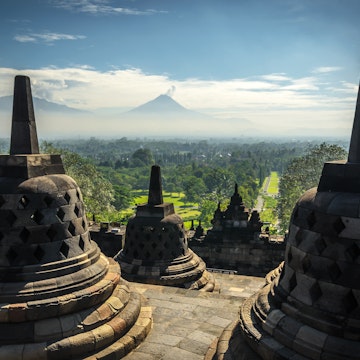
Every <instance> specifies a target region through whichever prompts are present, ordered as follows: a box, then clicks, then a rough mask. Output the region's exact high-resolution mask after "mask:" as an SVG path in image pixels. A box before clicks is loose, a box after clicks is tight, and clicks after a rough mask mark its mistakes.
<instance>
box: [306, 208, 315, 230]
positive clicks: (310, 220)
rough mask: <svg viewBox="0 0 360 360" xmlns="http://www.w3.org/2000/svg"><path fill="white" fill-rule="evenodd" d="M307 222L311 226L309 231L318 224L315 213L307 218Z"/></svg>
mask: <svg viewBox="0 0 360 360" xmlns="http://www.w3.org/2000/svg"><path fill="white" fill-rule="evenodd" d="M306 222H307V224H308V226H309V229H312V228H313V226H314V225H315V223H316V216H315V213H314V212H313V211H312V212H311V213H310V214H309V215H308V216H307V217H306Z"/></svg>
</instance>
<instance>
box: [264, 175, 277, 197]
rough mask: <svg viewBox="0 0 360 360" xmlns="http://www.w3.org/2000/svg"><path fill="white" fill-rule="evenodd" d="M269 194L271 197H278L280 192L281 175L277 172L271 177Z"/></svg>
mask: <svg viewBox="0 0 360 360" xmlns="http://www.w3.org/2000/svg"><path fill="white" fill-rule="evenodd" d="M267 192H268V194H269V195H277V194H278V192H279V175H278V173H277V172H276V171H272V172H271V175H270V184H269V186H268V189H267Z"/></svg>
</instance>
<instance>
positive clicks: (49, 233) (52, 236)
mask: <svg viewBox="0 0 360 360" xmlns="http://www.w3.org/2000/svg"><path fill="white" fill-rule="evenodd" d="M56 234H57V231H56V230H55V228H54V227H53V226H51V227H50V228H49V230H48V231H47V232H46V235H47V237H48V238H49V239H50V241H54V239H55V237H56Z"/></svg>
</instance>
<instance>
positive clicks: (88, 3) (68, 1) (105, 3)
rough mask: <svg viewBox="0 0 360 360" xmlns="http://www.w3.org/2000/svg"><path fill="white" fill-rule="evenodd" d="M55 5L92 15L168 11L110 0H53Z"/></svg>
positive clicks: (144, 13)
mask: <svg viewBox="0 0 360 360" xmlns="http://www.w3.org/2000/svg"><path fill="white" fill-rule="evenodd" d="M52 4H53V6H55V7H57V8H62V9H65V10H68V11H73V12H82V13H87V14H91V15H154V14H157V13H166V11H159V10H154V9H145V10H138V9H133V8H123V7H117V6H112V5H109V4H111V1H109V0H75V1H73V0H60V1H59V0H57V1H53V2H52Z"/></svg>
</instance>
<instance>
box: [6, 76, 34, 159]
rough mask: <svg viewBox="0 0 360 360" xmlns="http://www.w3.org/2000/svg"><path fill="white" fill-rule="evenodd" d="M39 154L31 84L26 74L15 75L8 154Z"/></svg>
mask: <svg viewBox="0 0 360 360" xmlns="http://www.w3.org/2000/svg"><path fill="white" fill-rule="evenodd" d="M18 154H39V142H38V137H37V132H36V123H35V114H34V106H33V101H32V95H31V84H30V78H29V77H28V76H23V75H18V76H16V77H15V87H14V104H13V115H12V128H11V144H10V155H18Z"/></svg>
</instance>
